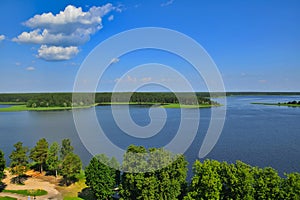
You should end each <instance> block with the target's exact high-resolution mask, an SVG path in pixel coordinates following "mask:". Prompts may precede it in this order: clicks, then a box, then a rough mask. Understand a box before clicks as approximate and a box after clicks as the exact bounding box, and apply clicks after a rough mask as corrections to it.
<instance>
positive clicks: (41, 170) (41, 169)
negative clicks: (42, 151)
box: [40, 164, 43, 173]
mask: <svg viewBox="0 0 300 200" xmlns="http://www.w3.org/2000/svg"><path fill="white" fill-rule="evenodd" d="M40 172H41V173H43V164H41V168H40Z"/></svg>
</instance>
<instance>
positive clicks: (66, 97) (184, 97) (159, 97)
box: [0, 92, 217, 107]
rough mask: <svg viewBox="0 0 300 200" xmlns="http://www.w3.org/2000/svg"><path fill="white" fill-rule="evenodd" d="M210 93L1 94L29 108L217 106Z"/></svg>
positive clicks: (2, 98) (0, 95)
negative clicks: (124, 104) (129, 104)
mask: <svg viewBox="0 0 300 200" xmlns="http://www.w3.org/2000/svg"><path fill="white" fill-rule="evenodd" d="M208 97H209V94H208V93H196V98H194V94H193V93H176V95H175V94H174V93H171V92H138V93H129V92H128V93H127V92H124V93H96V94H92V93H75V95H74V94H72V93H30V94H29V93H26V94H0V102H12V103H19V102H24V103H26V105H27V107H53V106H63V107H69V106H83V105H91V104H93V103H107V102H135V103H161V104H166V103H182V104H187V105H195V104H197V103H198V104H213V105H215V104H217V103H216V102H214V101H211V100H210V99H209V98H208Z"/></svg>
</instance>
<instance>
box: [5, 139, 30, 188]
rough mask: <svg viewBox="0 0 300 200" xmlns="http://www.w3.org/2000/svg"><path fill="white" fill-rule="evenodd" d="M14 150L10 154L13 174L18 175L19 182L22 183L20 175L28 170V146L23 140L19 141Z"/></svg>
mask: <svg viewBox="0 0 300 200" xmlns="http://www.w3.org/2000/svg"><path fill="white" fill-rule="evenodd" d="M14 148H15V149H14V150H13V151H12V153H11V154H10V156H9V158H10V161H11V162H10V167H11V168H10V170H11V173H12V174H15V175H17V182H18V183H21V179H20V177H21V176H22V175H24V173H25V172H26V170H27V165H28V157H27V152H28V148H27V147H24V146H23V143H22V142H17V143H16V144H15V145H14Z"/></svg>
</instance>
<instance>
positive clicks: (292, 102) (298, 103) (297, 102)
mask: <svg viewBox="0 0 300 200" xmlns="http://www.w3.org/2000/svg"><path fill="white" fill-rule="evenodd" d="M278 104H292V105H296V104H297V105H300V101H289V102H286V103H278Z"/></svg>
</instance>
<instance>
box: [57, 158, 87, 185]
mask: <svg viewBox="0 0 300 200" xmlns="http://www.w3.org/2000/svg"><path fill="white" fill-rule="evenodd" d="M81 169H82V162H81V160H80V157H79V156H78V155H76V154H74V153H69V154H67V155H66V156H65V159H64V160H63V161H62V167H61V171H60V172H61V174H62V176H63V179H64V183H65V184H66V185H69V184H70V183H71V181H73V180H75V179H76V175H78V174H79V173H80V170H81Z"/></svg>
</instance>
